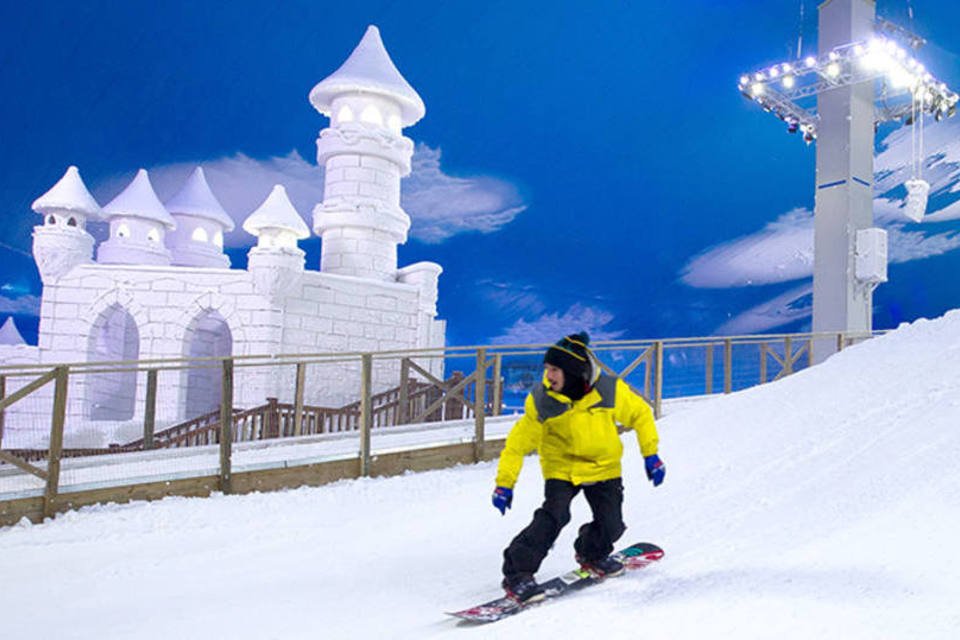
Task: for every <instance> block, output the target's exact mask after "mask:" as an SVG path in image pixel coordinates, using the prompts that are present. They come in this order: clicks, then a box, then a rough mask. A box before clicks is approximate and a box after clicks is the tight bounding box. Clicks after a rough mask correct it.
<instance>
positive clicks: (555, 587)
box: [447, 542, 663, 624]
mask: <svg viewBox="0 0 960 640" xmlns="http://www.w3.org/2000/svg"><path fill="white" fill-rule="evenodd" d="M613 557H614V558H616V559H617V560H619V561H620V562H622V563H623V565H624V566H625V567H626V568H627V570H628V571H630V570H634V569H642V568H643V567H646V566H647V565H649V564H651V563H653V562H656V561H657V560H659V559H660V558H662V557H663V549H661V548H660V547H658V546H657V545H655V544H651V543H649V542H638V543H636V544H632V545H630V546H629V547H626V548H625V549H621V550H620V551H617V552H616V553H614V554H613ZM603 581H604V578H602V577H598V576H596V575H594V574H593V573H591V572H590V571H587V570H586V569H582V568H578V569H573V570H572V571H568V572H566V573H564V574H562V575H559V576H557V577H555V578H551V579H550V580H547V581H546V582H541V583H540V584H541V586H543V589H544V592H545V594H546V596H547V597H546V599H544V600H538V601H537V602H532V603H529V604H523V603H521V602H518V601H517V600H515V599H514V598H511V597H510V596H503V597H502V598H497V599H496V600H491V601H490V602H485V603H483V604H481V605H477V606H475V607H470V608H469V609H464V610H462V611H448V612H447V615H451V616H454V617H455V618H460V619H461V620H466V621H468V622H473V623H478V624H482V623H487V622H496V621H497V620H501V619H503V618H506V617H507V616H512V615H514V614H516V613H520V612H521V611H523V610H524V609H528V608H530V607H531V606H534V605H536V604H540V603H541V602H545V601H547V600H552V599H553V598H558V597H560V596H562V595H565V594H567V593H571V592H573V591H579V590H580V589H583V588H585V587H589V586H592V585H595V584H599V583H601V582H603Z"/></svg>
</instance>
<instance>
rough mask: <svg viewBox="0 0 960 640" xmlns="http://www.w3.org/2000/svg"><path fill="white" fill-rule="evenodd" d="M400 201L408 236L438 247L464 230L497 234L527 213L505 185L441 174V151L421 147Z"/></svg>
mask: <svg viewBox="0 0 960 640" xmlns="http://www.w3.org/2000/svg"><path fill="white" fill-rule="evenodd" d="M400 199H401V203H402V205H403V208H404V209H405V210H406V211H407V213H409V214H410V217H411V218H412V219H413V226H412V228H411V231H410V233H411V235H412V236H413V237H415V238H417V239H418V240H422V241H424V242H441V241H443V240H446V239H447V238H449V237H451V236H453V235H456V234H458V233H463V232H465V231H479V232H481V233H490V232H492V231H497V230H498V229H500V228H501V227H503V226H504V225H506V224H508V223H509V222H511V221H512V220H513V219H514V218H515V217H517V215H519V214H520V213H521V212H522V211H523V210H524V209H526V208H527V205H526V204H524V202H523V200H522V199H521V198H520V196H519V194H518V193H517V190H516V188H515V187H514V186H513V185H512V184H510V183H508V182H505V181H503V180H500V179H498V178H493V177H490V176H471V177H467V178H460V177H453V176H448V175H446V174H445V173H443V171H441V169H440V149H431V148H430V147H428V146H426V145H425V144H422V143H421V144H418V145H417V148H416V152H415V153H414V155H413V171H412V172H411V174H410V176H409V177H408V178H407V179H406V180H404V182H403V183H402V190H401V193H400Z"/></svg>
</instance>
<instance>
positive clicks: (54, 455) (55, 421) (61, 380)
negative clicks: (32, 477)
mask: <svg viewBox="0 0 960 640" xmlns="http://www.w3.org/2000/svg"><path fill="white" fill-rule="evenodd" d="M54 371H55V377H54V380H55V382H54V389H53V415H52V416H51V418H50V454H49V457H48V458H47V486H46V488H45V489H44V492H43V517H44V518H48V517H50V516H52V515H53V514H54V513H56V510H57V505H56V498H57V493H58V491H59V489H60V457H61V456H62V455H63V428H64V425H65V424H66V421H67V383H68V381H69V374H68V369H67V367H65V366H60V367H57V368H56V369H54Z"/></svg>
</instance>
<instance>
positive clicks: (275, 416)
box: [262, 398, 280, 438]
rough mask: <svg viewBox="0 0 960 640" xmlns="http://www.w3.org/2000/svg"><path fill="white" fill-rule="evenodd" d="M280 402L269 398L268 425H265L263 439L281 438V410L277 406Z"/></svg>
mask: <svg viewBox="0 0 960 640" xmlns="http://www.w3.org/2000/svg"><path fill="white" fill-rule="evenodd" d="M278 404H279V402H278V401H277V399H276V398H267V415H266V419H267V424H266V425H264V427H265V428H264V431H265V432H266V433H264V434H263V436H262V437H263V438H279V437H280V408H279V407H278V406H277V405H278Z"/></svg>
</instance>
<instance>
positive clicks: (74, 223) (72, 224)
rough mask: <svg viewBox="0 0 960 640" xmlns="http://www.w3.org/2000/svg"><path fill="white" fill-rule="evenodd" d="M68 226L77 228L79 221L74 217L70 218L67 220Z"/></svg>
mask: <svg viewBox="0 0 960 640" xmlns="http://www.w3.org/2000/svg"><path fill="white" fill-rule="evenodd" d="M67 226H68V227H75V226H77V219H76V218H74V217H73V216H70V218H69V219H68V220H67Z"/></svg>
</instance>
